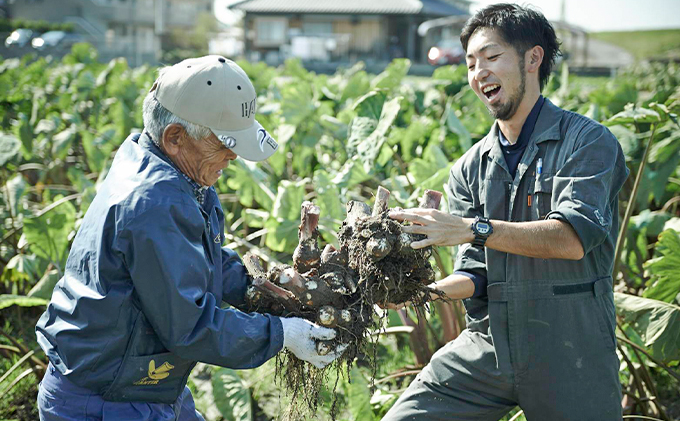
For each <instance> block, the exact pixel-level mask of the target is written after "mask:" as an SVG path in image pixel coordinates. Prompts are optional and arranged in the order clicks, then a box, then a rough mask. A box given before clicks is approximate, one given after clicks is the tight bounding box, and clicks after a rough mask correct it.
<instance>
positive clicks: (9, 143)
mask: <svg viewBox="0 0 680 421" xmlns="http://www.w3.org/2000/svg"><path fill="white" fill-rule="evenodd" d="M20 151H21V141H20V140H19V139H18V138H17V137H16V136H12V135H8V134H0V167H4V166H5V164H6V163H7V162H9V161H11V160H13V159H14V158H15V157H17V156H18V155H19V152H20Z"/></svg>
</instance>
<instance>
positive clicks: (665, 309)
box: [614, 293, 680, 364]
mask: <svg viewBox="0 0 680 421" xmlns="http://www.w3.org/2000/svg"><path fill="white" fill-rule="evenodd" d="M614 301H615V302H616V313H617V314H618V316H619V317H621V318H623V320H624V322H626V323H628V324H630V325H631V327H632V328H633V329H634V330H635V331H636V332H637V333H638V334H639V335H640V337H641V338H642V339H643V340H644V343H645V346H646V347H647V348H648V349H649V350H650V352H651V354H652V355H653V356H654V357H655V358H658V359H659V360H661V361H662V362H664V363H666V364H672V363H675V362H678V361H680V307H678V306H676V305H673V304H668V303H664V302H663V301H659V300H652V299H649V298H642V297H637V296H635V295H629V294H622V293H614Z"/></svg>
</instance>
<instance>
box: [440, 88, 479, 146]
mask: <svg viewBox="0 0 680 421" xmlns="http://www.w3.org/2000/svg"><path fill="white" fill-rule="evenodd" d="M452 101H453V98H451V99H450V100H449V101H448V102H447V103H446V110H445V111H444V116H443V117H442V119H443V120H444V121H446V127H448V129H449V130H451V131H452V132H453V133H455V134H457V135H458V140H459V141H460V146H461V148H462V149H463V151H467V150H468V149H470V148H471V147H472V136H471V135H470V132H469V131H468V130H467V129H466V128H465V126H463V123H461V121H460V119H459V118H458V116H457V115H456V111H455V110H454V109H453V108H451V102H452Z"/></svg>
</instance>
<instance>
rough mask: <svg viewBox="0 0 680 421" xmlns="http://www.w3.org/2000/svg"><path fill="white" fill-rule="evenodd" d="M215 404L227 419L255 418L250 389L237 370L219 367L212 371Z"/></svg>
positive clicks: (234, 420) (228, 420) (246, 419)
mask: <svg viewBox="0 0 680 421" xmlns="http://www.w3.org/2000/svg"><path fill="white" fill-rule="evenodd" d="M212 386H213V396H214V397H215V405H216V406H217V409H219V410H220V412H221V413H222V415H223V416H224V419H225V420H226V421H250V420H252V419H253V414H252V409H251V402H250V389H248V387H246V385H245V384H244V383H243V380H241V378H240V377H239V376H238V374H237V373H236V371H235V370H232V369H230V368H219V369H217V370H215V371H213V373H212Z"/></svg>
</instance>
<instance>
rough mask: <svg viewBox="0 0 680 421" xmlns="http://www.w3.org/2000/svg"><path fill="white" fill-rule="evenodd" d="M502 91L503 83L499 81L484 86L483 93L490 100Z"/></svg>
mask: <svg viewBox="0 0 680 421" xmlns="http://www.w3.org/2000/svg"><path fill="white" fill-rule="evenodd" d="M500 91H501V85H499V84H497V83H494V84H491V85H487V86H485V87H484V88H482V93H483V94H484V96H486V98H487V99H488V100H489V101H491V100H493V99H494V98H495V97H496V96H497V95H498V93H499V92H500Z"/></svg>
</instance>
